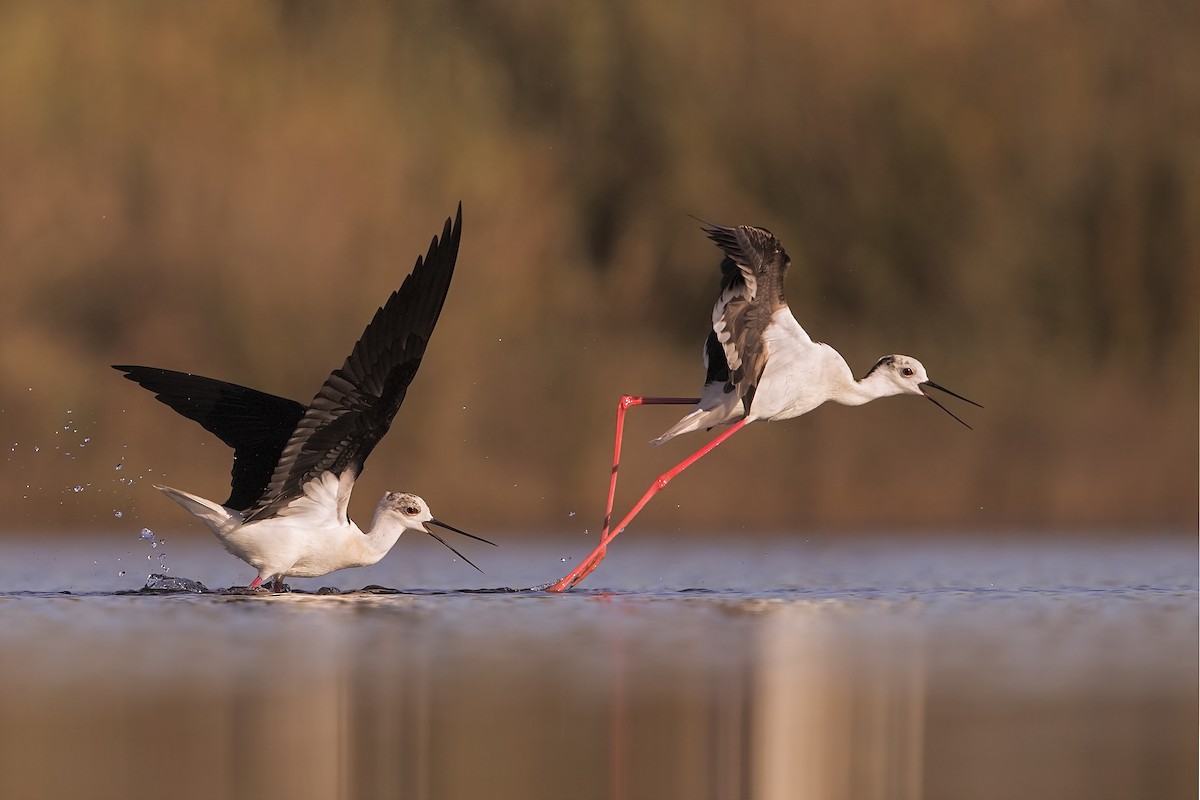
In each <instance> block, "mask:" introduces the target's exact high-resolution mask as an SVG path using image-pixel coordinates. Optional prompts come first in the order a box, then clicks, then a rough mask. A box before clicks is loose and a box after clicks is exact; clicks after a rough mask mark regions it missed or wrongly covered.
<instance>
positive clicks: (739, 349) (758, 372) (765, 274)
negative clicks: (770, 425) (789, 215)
mask: <svg viewBox="0 0 1200 800" xmlns="http://www.w3.org/2000/svg"><path fill="white" fill-rule="evenodd" d="M704 232H705V233H706V234H707V235H708V238H710V239H712V240H713V242H715V243H716V245H717V246H718V247H720V248H721V251H722V252H723V253H724V254H725V258H724V259H722V260H721V295H720V297H719V298H718V299H717V303H716V305H715V307H714V308H713V331H712V333H710V334H709V335H708V339H707V340H706V341H705V362H706V364H707V367H708V371H707V375H706V376H705V383H706V384H709V383H714V382H717V381H720V382H723V383H724V384H725V391H726V392H732V391H737V393H738V396H739V397H740V398H741V399H742V402H743V407H744V408H745V410H746V411H747V412H749V410H750V404H751V402H752V401H753V399H754V392H755V389H756V388H757V386H758V381H759V379H760V378H761V377H762V373H763V369H764V368H765V367H766V363H767V352H766V348H765V345H764V343H763V332H764V331H765V330H766V329H767V326H768V325H769V324H770V323H771V318H772V316H773V315H774V314H775V312H776V311H777V310H778V309H779V308H782V307H783V306H784V305H786V301H785V300H784V298H783V281H784V278H785V277H786V275H787V269H788V266H789V264H790V263H791V260H790V259H789V258H788V254H787V252H786V251H785V250H784V249H783V245H782V244H780V242H779V240H778V239H776V238H775V236H774V235H773V234H772V233H771V232H770V231H768V230H765V229H763V228H753V227H750V226H748V225H739V226H738V227H736V228H730V227H726V226H723V225H712V224H708V225H707V227H705V229H704Z"/></svg>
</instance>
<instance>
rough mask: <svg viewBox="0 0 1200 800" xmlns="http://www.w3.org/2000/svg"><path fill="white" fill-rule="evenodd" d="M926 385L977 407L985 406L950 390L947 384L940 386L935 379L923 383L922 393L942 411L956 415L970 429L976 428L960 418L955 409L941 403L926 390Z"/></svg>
mask: <svg viewBox="0 0 1200 800" xmlns="http://www.w3.org/2000/svg"><path fill="white" fill-rule="evenodd" d="M926 386H928V387H929V388H930V389H937V390H938V391H939V392H945V393H946V394H948V395H950V396H951V397H957V398H958V399H959V400H962V401H963V402H964V403H970V404H971V405H973V406H975V407H977V408H983V406H981V405H979V403H976V402H975V401H974V400H968V399H967V398H965V397H963V396H962V395H961V394H958V393H956V392H952V391H950V390H949V389H947V388H946V387H945V386H938V385H937V384H936V383H934V382H933V381H925V382H924V383H922V384H921V394H923V395H925V397H926V398H928V399H929V401H930V402H931V403H933V404H934V405H935V406H937V407H938V408H940V409H941V410H942V411H945V412H946V413H947V414H949V415H950V416H952V417H954V418H955V419H956V420H958V421H959V422H960V423H962V424H963V425H966V427H967V428H968V429H969V430H974V428H971V426H970V425H967V423H965V422H963V421H962V420H961V419H959V417H958V415H957V414H955V413H954V412H953V411H951V410H950V409H948V408H946V407H945V406H944V405H942V404H941V403H939V402H938V401H937V400H936V399H934V397H933V395H931V394H929V393H928V392H926V391H925V387H926Z"/></svg>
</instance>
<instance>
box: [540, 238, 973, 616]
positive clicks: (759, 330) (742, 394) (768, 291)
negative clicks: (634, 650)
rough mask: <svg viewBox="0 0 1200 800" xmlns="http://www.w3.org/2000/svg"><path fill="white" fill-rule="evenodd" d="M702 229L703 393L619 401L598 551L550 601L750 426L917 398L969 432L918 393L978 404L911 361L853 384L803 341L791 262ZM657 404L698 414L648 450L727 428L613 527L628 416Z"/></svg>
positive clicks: (827, 353)
mask: <svg viewBox="0 0 1200 800" xmlns="http://www.w3.org/2000/svg"><path fill="white" fill-rule="evenodd" d="M705 225H706V227H705V228H704V231H705V233H706V234H708V237H709V238H710V239H712V240H713V241H714V242H715V243H716V244H717V246H718V247H720V248H721V250H722V252H723V253H724V254H725V258H724V259H722V261H721V294H720V296H719V297H718V298H717V302H716V305H714V306H713V313H712V330H711V331H710V332H709V334H708V339H707V340H706V342H705V345H704V367H705V370H706V375H705V379H704V389H703V391H702V392H701V396H700V397H699V398H683V397H635V396H631V395H626V396H624V397H622V398H621V400H620V402H619V404H618V406H617V432H616V438H615V442H614V447H613V467H612V473H611V478H610V479H609V488H608V505H607V507H606V508H605V516H604V527H603V530H602V531H601V536H600V543H599V544H598V545H597V546H596V549H595V550H593V551H592V552H591V554H589V555H588V557H587V558H585V559H584V560H583V561H582V562H580V564H579V566H577V567H576V568H575V569H573V570H571V571H570V572H569V573H567V574H566V575H565V576H563V577H562V578H561V579H560V580H558V581H557V582H556V583H553V584H551V585H550V586H549V587H547V589H548V590H549V591H552V592H562V591H566V590H568V589H570V588H571V587H573V586H575V585H576V584H578V583H579V582H580V581H581V580H583V579H584V578H585V577H587V576H588V575H589V574H590V573H591V572H592V570H594V569H595V568H596V567H597V566H598V565H599V564H600V562H601V561H602V560H604V556H605V554H606V551H607V548H608V543H609V542H611V541H612V540H613V539H614V538H615V537H616V536H617V534H619V533H620V532H621V531H622V530H624V529H625V528H626V526H628V525H629V523H630V522H631V521H632V520H633V518H634V517H635V516H637V515H638V513H639V512H641V510H642V508H644V507H645V505H646V503H648V502H649V501H650V498H652V497H653V496H654V495H655V494H657V493H658V492H659V491H661V490H662V489H663V488H664V487H665V486H666V485H667V484H668V483H669V482H670V481H671V479H672V478H674V477H675V476H676V475H678V474H679V473H681V472H683V471H684V470H685V469H687V468H688V467H690V466H691V465H692V464H694V463H695V462H696V461H698V460H699V459H701V458H703V457H704V456H705V455H707V454H708V453H709V452H711V451H712V450H713V449H714V448H715V447H716V446H717V445H719V444H721V442H723V441H725V440H726V439H728V438H729V437H730V436H733V434H735V433H737V432H738V431H739V430H741V429H742V428H744V427H746V426H747V425H749V424H750V423H751V422H754V421H755V420H768V421H773V420H781V419H790V418H792V417H798V416H800V415H801V414H807V413H808V412H809V411H812V410H813V409H814V408H816V407H817V406H819V405H821V404H822V403H824V402H826V401H829V400H832V401H834V402H835V403H841V404H843V405H848V406H858V405H862V404H864V403H869V402H870V401H872V400H876V399H878V398H880V397H890V396H892V395H898V394H915V395H921V396H924V397H926V398H928V399H929V400H932V401H933V403H934V404H935V405H936V406H937V407H938V408H940V409H942V410H943V411H945V412H946V413H947V414H949V415H950V416H952V417H954V418H955V419H956V420H958V421H959V422H961V423H962V424H963V425H966V426H967V427H968V428H969V427H971V426H970V425H967V423H965V422H963V421H962V420H961V419H959V418H958V417H957V416H956V415H955V414H954V413H953V412H952V411H950V409H948V408H946V407H945V406H943V405H942V404H941V403H939V402H938V401H937V400H936V399H934V398H933V397H932V396H930V395H929V394H928V393H927V392H926V391H925V390H926V389H938V390H939V391H942V392H945V393H946V394H949V395H951V396H952V397H957V398H958V399H959V400H964V401H966V402H968V403H970V404H971V405H974V406H979V404H978V403H976V402H975V401H973V400H967V398H965V397H963V396H962V395H959V394H955V393H954V392H952V391H950V390H949V389H946V388H945V387H942V386H938V385H937V384H936V383H934V382H933V381H931V380H929V376H928V374H926V372H925V367H924V366H922V365H921V362H919V361H917V360H916V359H915V358H912V357H911V356H902V355H890V356H884V357H883V358H881V359H879V360H878V361H877V362H875V366H873V367H871V369H870V370H869V371H868V372H867V374H866V375H865V376H863V377H862V378H861V379H855V377H854V375H853V373H851V372H850V367H849V366H847V364H846V360H845V359H843V358H842V356H841V355H840V354H839V353H838V352H837V351H836V350H834V349H833V348H832V347H830V346H829V345H827V344H824V343H823V342H814V341H813V340H812V339H811V338H809V335H808V334H807V333H806V332H805V331H804V328H802V327H800V323H799V322H797V321H796V317H795V316H794V315H793V314H792V311H791V309H790V308H789V307H788V304H787V302H786V301H785V300H784V299H783V280H784V277H785V276H786V274H787V269H788V265H789V264H790V263H791V261H790V259H789V258H788V255H787V252H786V251H785V250H784V249H783V245H782V244H780V243H779V240H778V239H776V238H775V236H774V235H773V234H771V232H770V231H767V230H764V229H762V228H754V227H750V226H748V225H739V226H737V227H735V228H729V227H725V226H722V225H712V224H708V223H705ZM660 404H682V405H690V404H695V405H696V407H695V408H694V409H693V410H692V411H691V412H690V413H689V414H687V415H686V416H684V417H683V419H681V420H679V422H677V423H676V424H675V425H674V426H672V427H671V428H670V429H669V430H668V431H667V432H666V433H664V434H663V435H662V436H660V437H658V438H657V439H655V440H654V441H652V442H651V444H654V445H660V444H663V443H664V442H667V441H670V440H671V439H673V438H675V437H676V436H679V435H680V434H683V433H690V432H691V431H696V430H700V429H709V428H713V427H715V426H717V425H725V424H730V427H729V428H728V429H727V430H725V431H723V432H722V433H721V434H720V435H718V436H717V437H715V438H714V439H713V440H712V441H710V442H709V443H708V444H706V445H704V446H703V447H701V448H700V449H699V450H697V451H696V452H694V453H692V454H691V455H690V456H688V457H687V458H685V459H684V460H683V461H681V462H679V463H678V464H676V465H675V466H674V467H672V468H671V469H669V470H667V471H666V472H664V473H663V474H662V475H660V476H659V477H658V478H657V479H656V480H655V481H654V482H653V483H652V484H651V485H650V488H649V489H648V490H647V491H646V493H645V494H644V495H643V496H642V498H641V500H639V501H638V502H637V504H636V505H635V506H634V507H633V509H632V510H631V511H630V512H629V514H628V515H627V516H626V517H625V518H624V519H623V520H621V522H620V523H618V524H617V525H616V526H615V527H611V525H610V523H611V521H612V506H613V498H614V495H615V494H616V486H617V469H618V466H619V464H620V457H621V437H622V431H623V429H624V425H625V411H626V409H628V408H630V407H631V406H637V405H660ZM979 407H980V408H982V406H979Z"/></svg>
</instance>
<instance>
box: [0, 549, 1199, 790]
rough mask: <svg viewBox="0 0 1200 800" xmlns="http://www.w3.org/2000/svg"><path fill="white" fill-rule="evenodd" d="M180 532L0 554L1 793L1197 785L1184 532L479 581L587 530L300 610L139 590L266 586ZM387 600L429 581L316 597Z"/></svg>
mask: <svg viewBox="0 0 1200 800" xmlns="http://www.w3.org/2000/svg"><path fill="white" fill-rule="evenodd" d="M167 538H168V539H169V540H170V541H169V542H168V543H167V544H165V545H160V546H159V547H151V542H149V541H139V540H138V538H137V535H136V533H135V534H129V535H123V536H122V537H121V538H118V539H114V538H112V537H101V536H96V537H84V538H80V537H56V536H53V535H44V536H40V537H38V538H37V539H18V538H13V537H11V536H10V537H9V538H8V540H7V541H6V542H5V543H4V544H0V692H3V704H2V706H3V712H2V713H3V725H0V797H4V798H9V797H12V798H39V797H91V798H108V797H112V798H127V797H150V796H154V797H159V796H171V797H177V798H190V797H196V798H225V797H231V798H241V797H245V798H250V797H257V796H264V795H268V796H277V797H288V798H308V797H311V798H336V797H355V798H358V797H361V798H385V797H397V798H417V799H418V800H419V799H420V798H499V799H501V800H504V799H505V798H550V797H569V798H573V799H574V798H578V799H579V800H587V799H588V798H648V799H649V798H655V799H656V800H657V799H658V798H713V799H714V800H724V799H725V798H763V799H767V798H772V799H773V798H779V799H780V800H782V799H784V798H789V799H790V798H809V797H811V798H832V799H833V800H839V799H841V798H846V800H858V799H859V798H947V800H950V799H951V798H953V799H954V800H959V799H960V798H970V799H971V800H989V798H997V799H999V798H1005V800H1010V799H1011V798H1042V797H1044V798H1055V799H1056V800H1070V799H1071V798H1080V799H1081V800H1082V799H1083V798H1087V799H1088V800H1098V799H1103V798H1114V800H1115V799H1116V798H1122V799H1123V800H1124V799H1126V798H1154V799H1155V800H1157V799H1159V798H1174V797H1179V798H1184V797H1187V798H1192V797H1195V794H1196V774H1197V736H1196V710H1197V703H1198V700H1200V698H1198V696H1197V647H1198V641H1197V625H1198V615H1197V551H1196V545H1195V543H1194V542H1193V541H1190V540H1181V539H1178V538H1175V539H1170V538H1156V537H1152V536H1147V537H1140V538H1136V539H1125V540H1119V541H1114V540H1111V539H1103V538H1090V537H1087V536H1074V537H1070V538H1061V539H1054V538H1046V537H1008V538H1003V539H991V540H988V541H986V542H984V541H981V540H971V539H950V538H941V539H922V538H918V537H914V536H912V535H911V534H903V533H897V534H894V535H892V536H890V537H887V538H879V539H872V540H868V541H863V540H860V539H849V538H846V539H838V538H829V539H808V540H806V539H805V538H803V537H801V536H797V537H778V538H773V539H762V540H754V539H748V538H747V537H745V536H744V535H738V536H736V537H730V538H729V539H728V540H716V539H703V540H701V539H698V538H696V537H688V536H684V535H676V536H673V537H666V538H659V539H657V540H654V541H652V542H651V541H647V540H645V539H640V540H639V538H638V537H636V536H634V535H633V534H632V532H631V533H630V534H627V535H626V536H624V537H622V539H620V540H619V541H618V542H617V543H615V544H614V546H613V548H612V550H611V553H612V555H610V557H609V559H608V561H606V562H605V564H604V565H603V566H602V567H601V568H600V570H599V571H597V572H596V573H595V574H594V575H593V576H592V577H591V578H589V580H588V581H587V582H585V583H584V584H583V587H581V590H577V591H576V592H574V593H572V594H570V595H566V596H556V595H547V594H544V593H540V592H532V591H527V592H517V593H475V592H472V591H462V590H478V589H495V588H501V587H510V588H520V587H524V586H532V585H535V584H539V583H545V582H547V581H549V580H551V579H553V578H556V577H558V576H559V575H560V574H561V573H562V572H563V571H565V569H566V567H567V564H565V563H563V562H562V561H561V560H560V559H561V558H564V557H575V558H578V557H580V556H581V555H583V554H584V553H585V552H586V551H587V549H590V548H589V546H588V543H587V541H583V540H581V541H579V542H573V541H566V542H565V543H564V542H563V540H562V539H559V538H556V537H546V538H544V539H542V540H539V541H536V542H535V541H531V540H524V541H521V542H518V543H516V544H513V543H512V542H511V538H506V537H504V536H503V535H497V536H496V537H495V538H496V539H497V541H500V542H502V544H503V545H504V546H503V547H502V548H500V549H498V550H492V549H491V548H487V549H486V551H485V552H476V550H477V549H471V550H470V552H469V553H468V555H470V556H472V558H474V557H475V556H478V559H477V562H478V563H479V564H480V565H481V566H483V567H484V568H485V569H486V570H487V574H486V575H482V576H481V575H479V574H478V573H475V572H474V571H473V570H471V569H470V568H469V567H466V566H465V565H464V564H462V563H461V562H459V561H456V560H453V558H452V557H451V556H449V554H447V553H446V552H445V551H442V550H441V549H440V548H438V547H437V545H436V543H433V542H432V541H431V540H427V541H422V540H420V539H416V538H414V539H411V540H409V539H407V538H406V539H405V540H402V541H401V542H400V544H399V545H398V546H397V548H396V550H395V551H394V552H393V553H392V555H390V556H389V557H388V558H387V559H385V560H384V562H383V563H381V564H380V565H377V566H376V567H373V568H371V569H364V570H357V571H353V570H352V571H348V572H344V573H339V574H335V575H332V576H327V577H326V578H324V579H319V580H313V581H295V582H293V587H294V588H296V589H299V590H302V591H303V592H306V593H304V594H301V593H293V594H291V595H281V596H274V597H243V596H230V595H222V594H210V595H194V594H166V595H150V594H127V595H123V594H118V593H117V592H119V591H129V590H136V589H138V588H139V587H140V586H142V585H143V583H144V581H145V578H146V575H147V573H149V572H152V571H153V572H162V571H163V570H164V569H168V570H169V571H168V573H167V574H169V575H173V576H177V577H187V578H192V579H195V580H198V581H202V582H203V583H205V584H207V585H208V586H216V587H223V586H230V585H235V584H245V582H246V581H247V580H248V579H249V578H250V577H252V572H251V571H250V570H249V568H247V567H245V566H244V565H242V564H241V563H240V562H238V561H237V560H236V559H234V558H232V557H231V556H228V555H226V554H225V553H224V552H223V551H221V550H220V548H219V547H218V546H217V544H216V543H215V541H213V540H212V539H211V537H209V536H208V535H207V534H205V533H203V532H201V531H199V530H196V529H193V530H189V531H185V532H180V533H177V534H175V535H174V536H168V537H167ZM548 541H554V542H555V545H547V544H546V542H548ZM163 553H165V554H166V556H165V557H162V555H163ZM122 571H124V572H125V575H120V574H119V573H120V572H122ZM367 584H382V585H385V586H391V587H403V588H406V589H408V590H409V593H405V594H362V593H359V594H350V595H340V596H322V595H316V594H312V592H315V591H316V590H317V589H318V588H319V587H321V586H323V585H329V586H337V587H340V588H342V589H353V588H357V587H362V586H364V585H367Z"/></svg>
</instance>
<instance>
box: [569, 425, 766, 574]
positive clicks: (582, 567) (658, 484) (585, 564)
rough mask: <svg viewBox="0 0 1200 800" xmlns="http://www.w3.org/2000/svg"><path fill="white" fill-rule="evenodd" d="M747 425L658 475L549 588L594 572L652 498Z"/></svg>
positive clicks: (734, 427) (733, 428) (733, 429)
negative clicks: (590, 547) (635, 502)
mask: <svg viewBox="0 0 1200 800" xmlns="http://www.w3.org/2000/svg"><path fill="white" fill-rule="evenodd" d="M745 425H746V420H745V419H744V418H743V419H740V420H738V421H737V422H735V423H733V424H732V425H730V426H729V430H726V431H724V432H722V433H721V434H720V435H719V436H717V437H715V438H714V439H713V440H712V441H711V442H709V443H708V444H706V445H704V447H701V448H700V449H699V450H697V451H696V452H694V453H692V454H691V455H690V456H688V457H687V458H685V459H684V460H683V461H680V462H679V463H678V464H676V465H675V466H674V467H672V468H671V469H669V470H667V471H666V472H664V473H663V474H662V475H659V476H658V478H657V479H656V480H655V481H654V482H653V483H651V484H650V488H649V489H647V490H646V493H645V494H644V495H642V499H641V500H638V502H637V505H635V506H634V507H633V509H632V510H630V512H629V514H627V515H626V517H625V519H623V520H621V522H620V523H619V524H618V525H617V526H616V527H614V528H613V529H612V530H611V531H605V533H604V535H603V537H602V538H601V539H600V543H599V544H598V545H596V549H595V550H593V551H592V552H591V553H590V554H589V555H588V557H587V558H585V559H584V560H583V561H582V562H580V564H579V566H577V567H576V568H575V569H573V570H571V571H570V572H568V573H567V574H566V575H564V576H563V577H562V578H560V579H559V580H558V582H557V583H554V584H551V585H550V586H548V587H546V591H548V592H565V591H567V590H568V589H571V588H572V587H574V586H576V585H577V584H578V583H579V582H580V581H581V580H583V579H584V578H586V577H587V576H588V575H590V574H591V573H592V571H593V570H594V569H596V567H598V566H599V565H600V562H601V561H603V560H604V556H605V555H607V552H606V551H607V549H608V543H609V542H611V541H612V540H613V539H615V538H617V534H619V533H620V532H621V531H623V530H625V528H626V527H628V526H629V523H630V522H632V521H633V518H634V517H636V516H637V515H638V514H639V513H641V510H642V509H643V508H645V507H646V504H647V503H649V502H650V498H652V497H654V495H656V494H658V493H659V492H660V491H662V490H663V489H664V488H666V485H667V484H668V483H670V482H671V479H672V478H674V477H675V476H676V475H678V474H679V473H681V472H683V471H684V470H685V469H687V468H688V467H690V466H691V465H692V464H695V463H696V462H697V461H699V460H700V459H701V458H703V457H704V456H706V455H708V454H709V453H710V452H712V451H713V450H714V449H716V447H717V445H719V444H721V442H723V441H725V440H726V439H728V438H729V437H730V436H733V435H734V434H735V433H737V432H738V431H740V430H741V429H742V428H743V427H745Z"/></svg>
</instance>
